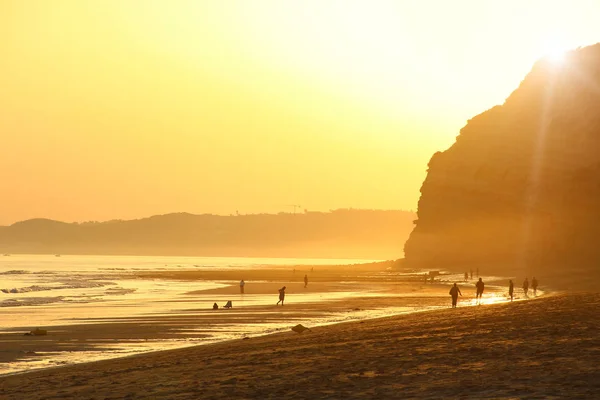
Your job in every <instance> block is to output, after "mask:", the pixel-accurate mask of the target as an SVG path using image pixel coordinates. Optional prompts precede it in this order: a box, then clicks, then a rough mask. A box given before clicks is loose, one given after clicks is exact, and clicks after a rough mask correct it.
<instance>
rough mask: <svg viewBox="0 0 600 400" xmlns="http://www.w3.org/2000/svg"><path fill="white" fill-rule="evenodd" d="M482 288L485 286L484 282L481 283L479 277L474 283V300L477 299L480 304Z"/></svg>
mask: <svg viewBox="0 0 600 400" xmlns="http://www.w3.org/2000/svg"><path fill="white" fill-rule="evenodd" d="M484 288H485V284H484V283H483V281H482V280H481V278H479V281H478V282H477V283H476V284H475V289H476V290H477V291H476V292H475V300H477V301H478V302H479V303H480V304H481V296H482V295H483V290H484Z"/></svg>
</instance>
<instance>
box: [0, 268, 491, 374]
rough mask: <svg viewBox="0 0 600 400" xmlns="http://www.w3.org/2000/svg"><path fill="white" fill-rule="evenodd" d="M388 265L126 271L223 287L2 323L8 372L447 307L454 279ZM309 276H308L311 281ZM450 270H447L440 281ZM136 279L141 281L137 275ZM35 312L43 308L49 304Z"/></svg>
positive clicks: (0, 370)
mask: <svg viewBox="0 0 600 400" xmlns="http://www.w3.org/2000/svg"><path fill="white" fill-rule="evenodd" d="M389 267H390V265H389V263H373V264H364V265H353V266H349V265H348V266H315V267H310V266H296V267H295V268H294V267H289V266H288V267H263V268H255V269H252V270H248V269H245V270H214V271H213V270H210V271H185V270H184V271H135V272H132V273H126V274H125V275H124V276H123V277H122V278H120V279H130V280H133V281H135V280H138V279H139V280H143V281H144V282H148V281H154V280H156V282H157V283H158V284H164V282H177V281H187V282H189V283H186V284H185V285H183V286H184V287H189V288H192V289H193V288H194V285H195V282H198V286H199V287H201V286H203V284H201V282H203V281H205V282H218V283H219V284H222V285H223V286H222V287H219V288H216V289H204V290H188V291H187V292H182V293H180V294H179V295H178V296H177V297H176V298H172V299H169V300H168V303H165V302H163V303H164V304H162V305H161V304H157V303H151V304H155V305H156V306H157V307H156V310H157V311H154V310H153V307H151V306H150V305H149V304H145V305H144V308H142V310H146V311H143V312H142V311H140V310H139V309H138V308H137V307H136V305H135V303H131V307H130V312H128V311H127V309H124V310H121V312H122V314H118V315H114V314H113V315H111V313H110V309H108V308H107V307H109V308H110V307H111V304H110V303H106V304H99V305H98V307H97V309H96V310H94V312H91V313H90V315H89V316H85V317H77V318H75V317H72V318H66V319H65V320H64V323H63V322H62V321H61V320H59V321H58V322H59V323H56V324H52V325H50V326H41V328H43V329H46V330H47V331H48V335H47V336H40V337H37V336H24V333H25V332H28V331H29V330H31V329H34V328H35V327H36V326H38V325H37V324H34V325H32V326H30V327H19V326H16V327H13V328H3V329H2V330H1V331H0V374H7V373H14V372H22V371H27V370H32V369H39V368H49V367H55V366H62V365H67V364H73V363H82V362H87V361H96V360H101V359H108V358H116V357H123V356H130V355H132V354H138V353H141V352H148V351H155V350H167V349H174V348H178V347H189V346H194V345H200V344H209V343H214V342H216V341H222V340H229V339H236V338H242V337H256V336H258V335H263V334H268V333H273V332H278V331H280V330H283V329H286V330H287V329H288V328H289V326H290V325H295V324H297V323H302V324H305V325H306V324H307V325H310V326H317V325H327V324H331V323H338V322H344V321H351V320H359V319H367V318H373V317H382V316H390V315H398V314H401V313H408V312H414V311H421V310H423V309H434V308H440V307H448V306H449V303H450V300H449V296H448V283H447V282H446V283H436V284H426V285H425V284H423V280H422V279H421V275H418V274H415V273H411V272H400V271H396V270H393V269H390V268H389ZM294 270H295V272H294ZM305 274H307V275H308V276H309V284H308V287H306V288H305V287H304V282H303V278H304V275H305ZM240 276H243V278H244V279H246V282H247V284H246V286H245V293H244V294H240V289H239V281H237V280H234V278H238V277H240ZM442 278H445V277H439V278H438V279H442ZM284 285H285V286H287V295H286V302H285V306H283V307H281V306H276V302H277V299H278V294H277V293H278V292H277V290H278V289H279V288H280V287H282V286H284ZM461 285H462V287H463V291H464V294H465V297H464V298H461V302H460V305H469V304H471V303H472V301H473V293H471V291H472V290H473V282H470V283H469V286H470V288H469V286H467V285H465V284H461ZM130 286H134V287H135V286H136V283H133V284H131V285H130ZM204 286H205V285H204ZM498 290H500V292H501V289H494V288H492V287H488V290H487V292H486V296H490V297H489V298H488V299H487V300H489V301H496V300H501V298H498V297H494V295H500V296H502V293H499V292H498ZM227 300H232V301H233V309H230V310H225V309H219V310H212V304H213V302H217V303H218V304H219V305H220V306H223V305H224V304H225V302H226V301H227ZM159 305H160V307H158V306H159ZM73 307H75V306H73ZM31 309H32V310H33V309H34V308H31ZM14 310H15V311H19V310H21V309H14ZM11 311H12V310H11ZM35 311H36V312H37V313H43V312H44V308H35ZM79 314H81V313H79ZM32 321H35V320H32Z"/></svg>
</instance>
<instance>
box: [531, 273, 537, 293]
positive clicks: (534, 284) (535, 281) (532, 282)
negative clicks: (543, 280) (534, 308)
mask: <svg viewBox="0 0 600 400" xmlns="http://www.w3.org/2000/svg"><path fill="white" fill-rule="evenodd" d="M531 288H532V289H533V296H534V297H535V296H537V288H538V281H537V279H535V276H534V277H533V279H532V280H531Z"/></svg>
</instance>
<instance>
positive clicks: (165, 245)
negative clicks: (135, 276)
mask: <svg viewBox="0 0 600 400" xmlns="http://www.w3.org/2000/svg"><path fill="white" fill-rule="evenodd" d="M415 218H416V215H415V214H414V213H412V212H408V211H396V210H391V211H387V210H354V209H341V210H334V211H331V212H305V213H298V214H291V213H280V214H250V215H237V216H220V215H210V214H203V215H193V214H187V213H177V214H167V215H157V216H153V217H149V218H143V219H138V220H131V221H121V220H115V221H108V222H86V223H65V222H59V221H53V220H48V219H31V220H27V221H22V222H17V223H15V224H13V225H10V226H0V252H2V253H33V254H38V253H43V254H55V253H56V254H106V255H181V256H225V257H227V256H231V257H232V256H246V257H319V258H366V259H396V258H399V257H402V247H403V245H404V242H405V241H406V239H407V238H408V236H409V234H410V231H411V230H412V228H413V221H414V219H415Z"/></svg>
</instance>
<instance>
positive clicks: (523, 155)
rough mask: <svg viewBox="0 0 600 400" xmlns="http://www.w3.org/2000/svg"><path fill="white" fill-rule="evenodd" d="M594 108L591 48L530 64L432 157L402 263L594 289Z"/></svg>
mask: <svg viewBox="0 0 600 400" xmlns="http://www.w3.org/2000/svg"><path fill="white" fill-rule="evenodd" d="M598 110H600V44H597V45H594V46H589V47H585V48H582V49H578V50H575V51H571V52H569V53H567V54H566V56H565V60H564V62H563V63H562V64H556V63H553V62H552V61H551V60H541V61H539V62H537V63H536V64H535V65H534V67H533V70H532V71H531V72H530V73H529V74H528V75H527V76H526V77H525V79H524V80H523V82H522V83H521V85H520V86H519V87H518V88H517V89H516V90H515V91H514V92H513V93H512V94H511V95H510V96H509V97H508V98H507V99H506V101H505V103H504V104H503V105H501V106H496V107H494V108H492V109H490V110H488V111H486V112H484V113H482V114H480V115H477V116H476V117H474V118H473V119H471V120H470V121H468V123H467V125H466V126H465V127H464V128H463V129H462V130H461V131H460V135H459V136H458V137H457V139H456V143H454V144H453V145H452V147H450V148H449V149H448V150H446V151H443V152H438V153H436V154H434V155H433V157H432V159H431V161H430V163H429V171H428V174H427V178H426V180H425V182H424V183H423V186H422V188H421V199H420V201H419V208H418V221H417V224H416V227H415V230H414V231H413V232H412V234H411V236H410V239H409V240H408V241H407V243H406V246H405V253H406V260H405V264H406V265H407V266H409V267H422V268H442V267H445V268H455V269H458V270H462V271H465V270H467V269H469V268H480V267H481V270H482V273H485V274H490V273H510V274H514V276H517V277H518V279H519V281H518V284H519V285H520V283H521V281H522V280H523V279H524V278H525V276H529V278H530V279H531V276H532V275H537V276H538V278H540V276H541V278H542V279H545V280H546V282H547V281H548V280H549V277H550V276H552V279H553V281H554V282H561V283H562V285H561V287H573V288H579V287H586V288H590V287H593V288H595V289H597V288H598V284H597V283H596V282H598V280H597V279H598V278H600V268H599V265H600V246H598V237H599V236H600V202H599V201H598V199H599V198H600V114H599V113H598ZM483 271H485V272H483ZM592 277H593V278H592ZM590 278H592V279H590Z"/></svg>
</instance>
